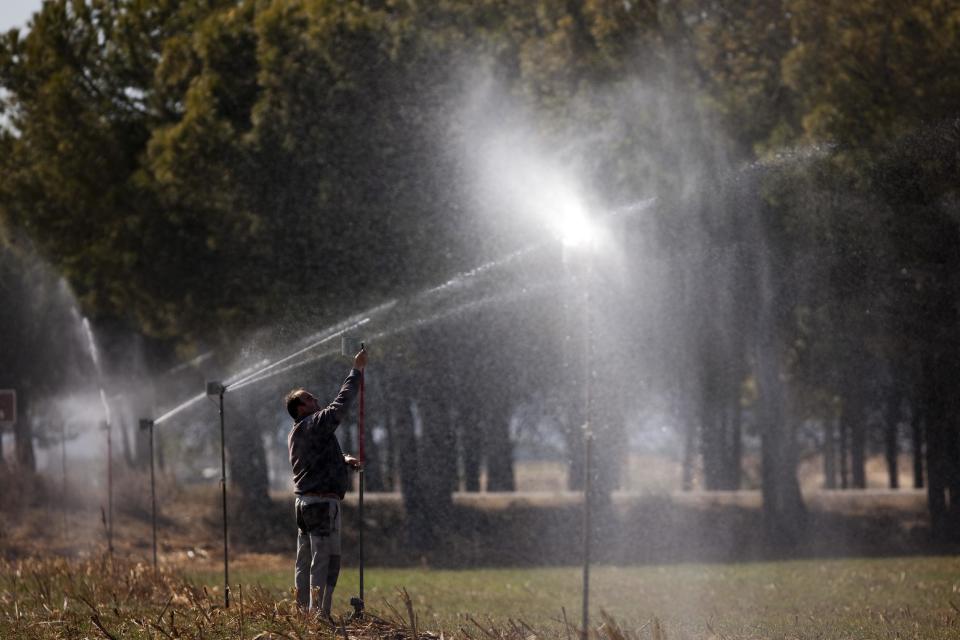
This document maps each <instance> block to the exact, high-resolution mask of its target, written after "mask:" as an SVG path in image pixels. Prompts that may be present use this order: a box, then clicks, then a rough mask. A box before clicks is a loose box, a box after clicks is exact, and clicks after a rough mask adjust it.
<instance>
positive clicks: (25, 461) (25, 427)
mask: <svg viewBox="0 0 960 640" xmlns="http://www.w3.org/2000/svg"><path fill="white" fill-rule="evenodd" d="M17 402H18V403H19V405H20V406H19V407H17V421H16V422H15V423H14V424H13V450H14V453H15V455H16V460H17V466H18V467H19V468H20V469H22V470H26V471H30V472H31V473H32V472H35V471H36V470H37V459H36V456H35V455H34V451H33V426H32V424H31V422H30V404H29V400H28V396H27V394H26V393H22V394H18V395H17Z"/></svg>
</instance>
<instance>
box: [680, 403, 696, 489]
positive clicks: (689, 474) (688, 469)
mask: <svg viewBox="0 0 960 640" xmlns="http://www.w3.org/2000/svg"><path fill="white" fill-rule="evenodd" d="M696 432H697V426H696V423H695V422H694V421H692V420H685V421H684V434H685V437H684V439H683V464H682V475H683V477H682V479H681V485H680V486H681V488H682V489H683V490H684V491H692V490H693V460H694V454H693V452H694V449H695V448H696V442H697V434H696Z"/></svg>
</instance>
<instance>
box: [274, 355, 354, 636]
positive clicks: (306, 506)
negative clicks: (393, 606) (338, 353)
mask: <svg viewBox="0 0 960 640" xmlns="http://www.w3.org/2000/svg"><path fill="white" fill-rule="evenodd" d="M366 364H367V352H366V351H365V350H363V349H361V350H360V353H358V354H357V355H356V357H355V358H354V359H353V369H351V370H350V375H348V376H347V379H346V380H344V382H343V386H341V387H340V393H338V394H337V397H336V399H335V400H334V401H333V402H331V403H330V404H329V405H327V406H326V407H321V406H320V403H319V402H318V401H317V399H316V398H315V397H314V396H313V395H311V394H310V393H308V392H307V391H306V390H304V389H295V390H293V391H291V392H290V393H288V394H287V397H286V398H285V403H286V406H287V412H288V413H289V414H290V417H291V418H293V420H294V425H293V428H291V429H290V434H289V435H288V436H287V448H288V449H289V452H290V466H291V467H292V468H293V484H294V493H295V494H296V507H297V529H298V532H297V563H296V569H295V570H294V581H295V584H296V588H297V605H298V606H299V607H300V608H301V609H307V610H309V611H310V612H313V613H316V612H317V610H318V609H319V611H320V615H321V616H323V617H324V618H327V619H329V618H330V607H331V604H332V603H333V590H334V588H335V587H336V586H337V577H338V576H339V575H340V501H341V500H343V496H344V494H345V493H346V492H347V488H348V486H349V483H350V477H349V473H348V470H347V467H348V466H350V467H353V468H354V469H359V468H360V462H359V461H358V460H357V459H356V458H354V457H353V456H349V455H344V454H343V451H342V450H341V449H340V443H339V442H338V441H337V436H336V430H337V426H339V424H340V422H341V421H342V420H343V419H344V417H345V416H346V414H347V409H348V408H349V406H350V404H351V403H352V402H353V399H354V397H355V396H356V395H357V391H358V390H359V388H360V376H361V375H363V373H362V372H363V368H364V367H365V366H366Z"/></svg>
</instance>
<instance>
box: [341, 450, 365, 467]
mask: <svg viewBox="0 0 960 640" xmlns="http://www.w3.org/2000/svg"><path fill="white" fill-rule="evenodd" d="M343 461H344V462H346V463H347V465H349V466H350V467H351V468H353V469H356V470H358V471H359V470H360V468H361V467H363V464H362V463H361V462H360V461H359V460H357V459H356V458H354V457H353V456H351V455H350V454H348V453H345V454H343Z"/></svg>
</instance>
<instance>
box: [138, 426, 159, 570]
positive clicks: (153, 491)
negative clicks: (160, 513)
mask: <svg viewBox="0 0 960 640" xmlns="http://www.w3.org/2000/svg"><path fill="white" fill-rule="evenodd" d="M140 429H141V430H145V429H149V430H150V524H151V526H152V528H153V571H154V573H156V571H157V484H156V480H155V476H154V471H153V420H148V419H142V420H140Z"/></svg>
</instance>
